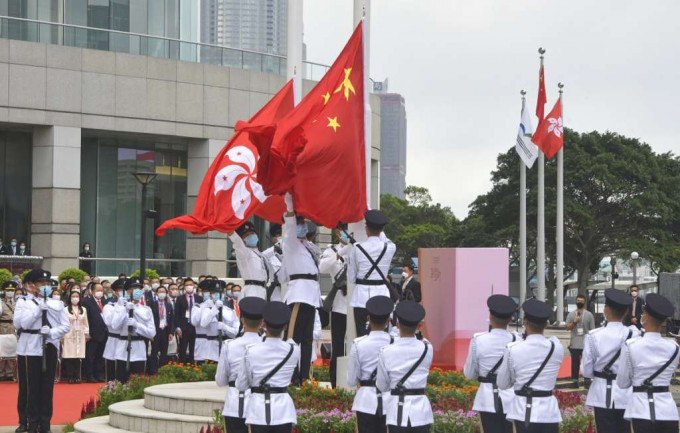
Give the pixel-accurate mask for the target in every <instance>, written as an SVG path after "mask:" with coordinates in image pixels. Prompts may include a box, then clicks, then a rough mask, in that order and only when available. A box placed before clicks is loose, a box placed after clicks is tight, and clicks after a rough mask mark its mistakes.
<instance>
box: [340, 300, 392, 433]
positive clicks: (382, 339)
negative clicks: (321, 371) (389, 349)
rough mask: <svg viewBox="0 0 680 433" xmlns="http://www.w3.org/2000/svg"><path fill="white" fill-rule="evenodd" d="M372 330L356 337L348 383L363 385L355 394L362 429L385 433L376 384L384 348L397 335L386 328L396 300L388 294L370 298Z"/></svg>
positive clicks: (355, 409)
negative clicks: (381, 353) (392, 334)
mask: <svg viewBox="0 0 680 433" xmlns="http://www.w3.org/2000/svg"><path fill="white" fill-rule="evenodd" d="M366 310H367V311H368V319H369V322H370V326H371V332H370V333H369V334H368V335H365V336H363V337H359V338H357V339H355V340H354V343H353V344H352V349H351V350H350V352H349V362H348V364H347V384H348V385H349V386H353V387H355V386H357V385H361V388H359V390H358V391H357V393H356V395H355V396H354V404H353V405H352V410H353V411H354V412H356V414H357V427H358V429H359V433H385V432H386V431H387V423H386V421H385V413H386V412H385V405H384V404H383V395H382V393H381V392H380V391H378V390H377V389H376V387H375V380H376V376H377V375H378V355H379V354H380V349H382V348H383V347H384V346H387V345H388V344H392V343H393V342H394V339H393V338H392V337H391V336H390V334H388V333H387V332H385V328H386V327H387V321H388V320H389V319H390V314H392V311H393V310H394V303H393V302H392V300H391V299H390V298H388V297H387V296H374V297H372V298H371V299H369V300H368V301H367V302H366Z"/></svg>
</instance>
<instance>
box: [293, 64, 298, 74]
mask: <svg viewBox="0 0 680 433" xmlns="http://www.w3.org/2000/svg"><path fill="white" fill-rule="evenodd" d="M296 75H297V66H293V76H296Z"/></svg>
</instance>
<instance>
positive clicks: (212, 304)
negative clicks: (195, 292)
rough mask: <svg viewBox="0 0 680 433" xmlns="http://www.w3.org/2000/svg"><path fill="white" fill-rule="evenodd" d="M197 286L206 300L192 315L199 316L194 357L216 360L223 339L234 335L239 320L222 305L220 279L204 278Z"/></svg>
mask: <svg viewBox="0 0 680 433" xmlns="http://www.w3.org/2000/svg"><path fill="white" fill-rule="evenodd" d="M199 287H202V288H203V293H205V295H206V300H205V301H203V303H202V304H201V306H200V314H196V316H194V317H198V318H200V323H199V324H198V325H197V326H196V351H195V357H196V361H197V362H202V361H212V362H217V361H219V359H220V350H221V348H222V345H223V343H224V340H227V339H230V338H234V337H236V334H237V333H238V328H239V321H238V317H236V313H235V312H234V310H232V309H231V308H229V307H226V306H225V305H224V301H223V297H222V284H221V283H220V281H218V280H204V281H203V282H202V283H200V284H199Z"/></svg>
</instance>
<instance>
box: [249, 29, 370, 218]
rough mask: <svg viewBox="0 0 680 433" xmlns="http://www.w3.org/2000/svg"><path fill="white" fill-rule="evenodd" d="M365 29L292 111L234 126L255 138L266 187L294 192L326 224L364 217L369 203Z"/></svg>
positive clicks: (303, 210)
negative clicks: (268, 121)
mask: <svg viewBox="0 0 680 433" xmlns="http://www.w3.org/2000/svg"><path fill="white" fill-rule="evenodd" d="M362 27H363V25H362V24H359V26H358V27H357V28H356V30H355V31H354V33H353V34H352V37H351V38H350V39H349V41H348V42H347V45H345V48H344V49H343V50H342V52H341V53H340V55H339V56H338V58H337V59H336V60H335V62H334V63H333V65H332V66H331V68H330V69H329V70H328V72H326V75H325V76H324V77H323V78H322V79H321V81H320V82H319V83H318V84H317V85H316V87H314V89H312V91H311V92H309V94H307V96H305V98H303V100H302V101H300V103H299V104H298V105H297V106H296V107H295V109H294V110H293V111H291V112H290V113H289V114H288V115H286V116H285V117H283V118H282V119H281V120H279V121H278V122H275V123H272V124H271V125H269V126H259V127H258V126H257V125H253V124H252V122H250V123H247V124H246V123H241V122H239V123H238V124H237V125H236V129H237V130H239V129H240V130H244V131H251V133H252V134H251V135H253V134H255V133H256V135H257V136H256V137H255V138H254V139H253V140H254V142H255V143H256V145H257V146H258V149H259V151H260V156H261V158H260V161H259V177H258V179H259V181H260V184H261V185H262V188H263V189H264V192H265V193H266V194H270V195H274V194H283V193H285V192H291V193H292V194H293V199H294V204H295V211H296V212H297V213H299V214H302V215H304V216H305V217H307V218H310V219H312V220H314V221H316V222H317V223H319V224H322V225H324V226H326V227H335V226H336V225H337V224H338V222H341V221H342V222H356V221H361V219H362V218H363V214H364V212H365V211H366V207H367V206H366V151H365V126H364V105H365V97H366V96H365V94H364V59H363V53H364V50H363V37H362Z"/></svg>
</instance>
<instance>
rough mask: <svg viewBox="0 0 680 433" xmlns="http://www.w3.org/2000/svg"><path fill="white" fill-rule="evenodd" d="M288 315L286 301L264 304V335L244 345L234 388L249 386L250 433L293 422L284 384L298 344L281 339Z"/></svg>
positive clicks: (269, 432) (282, 428) (280, 432)
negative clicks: (264, 338) (258, 341)
mask: <svg viewBox="0 0 680 433" xmlns="http://www.w3.org/2000/svg"><path fill="white" fill-rule="evenodd" d="M290 316H291V313H290V308H288V306H286V304H284V303H282V302H276V301H274V302H270V303H269V304H267V306H266V307H265V308H264V310H263V313H262V317H263V319H264V323H265V326H266V328H267V338H266V340H265V341H263V342H261V343H256V344H252V345H250V346H248V347H247V348H246V351H245V354H244V356H243V368H242V369H241V371H239V373H238V378H237V379H236V388H237V389H238V390H239V391H240V392H245V391H247V390H248V389H250V392H251V395H250V398H249V400H248V408H247V411H246V424H248V425H249V426H250V432H251V433H290V432H291V431H292V430H293V424H295V423H296V422H297V416H296V413H295V406H294V404H293V399H292V398H291V397H290V395H288V386H289V385H290V382H291V376H292V375H293V372H294V371H295V368H296V367H297V365H298V363H299V362H300V348H299V347H298V346H297V345H296V344H295V342H293V341H291V340H288V341H283V340H282V339H281V337H282V336H283V331H284V329H285V328H286V324H287V323H288V321H289V320H290Z"/></svg>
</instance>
